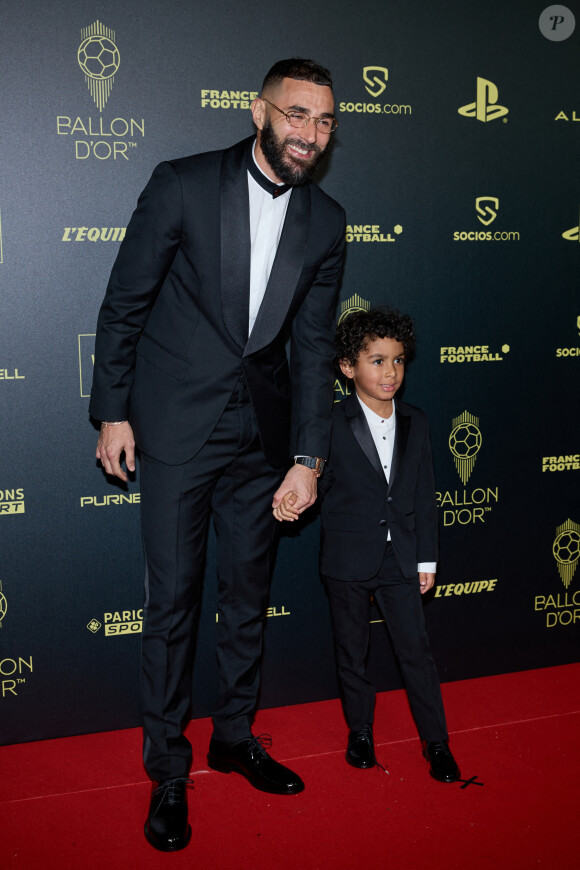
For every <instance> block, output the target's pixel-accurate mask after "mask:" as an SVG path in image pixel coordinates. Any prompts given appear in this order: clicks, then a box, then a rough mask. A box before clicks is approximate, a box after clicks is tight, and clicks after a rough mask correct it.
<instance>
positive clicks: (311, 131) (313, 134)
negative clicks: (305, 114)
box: [302, 118, 318, 143]
mask: <svg viewBox="0 0 580 870" xmlns="http://www.w3.org/2000/svg"><path fill="white" fill-rule="evenodd" d="M302 137H303V139H304V140H305V141H306V142H310V143H314V142H316V140H317V138H318V127H317V126H316V121H315V120H314V118H311V119H310V121H309V122H308V125H307V126H306V127H303V128H302Z"/></svg>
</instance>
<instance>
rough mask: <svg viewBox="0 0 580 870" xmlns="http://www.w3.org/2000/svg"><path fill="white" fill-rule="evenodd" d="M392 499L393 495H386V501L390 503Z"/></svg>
mask: <svg viewBox="0 0 580 870" xmlns="http://www.w3.org/2000/svg"><path fill="white" fill-rule="evenodd" d="M392 500H393V496H392V495H389V496H388V497H387V501H388V503H389V504H390V503H391V502H392Z"/></svg>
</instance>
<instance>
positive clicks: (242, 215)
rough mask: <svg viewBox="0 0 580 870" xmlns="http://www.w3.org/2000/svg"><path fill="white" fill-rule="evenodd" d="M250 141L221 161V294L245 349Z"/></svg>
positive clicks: (232, 328) (234, 334) (232, 329)
mask: <svg viewBox="0 0 580 870" xmlns="http://www.w3.org/2000/svg"><path fill="white" fill-rule="evenodd" d="M251 141H252V140H251V139H246V140H245V141H243V142H240V143H238V144H237V145H235V146H234V147H233V148H230V149H228V150H227V151H226V152H225V154H224V156H223V160H222V170H221V179H220V209H221V290H222V313H223V318H224V323H225V325H226V329H227V331H228V332H229V334H230V335H231V337H232V338H233V339H234V341H236V342H237V344H239V345H240V347H244V346H245V344H246V341H247V339H248V311H249V305H250V255H251V238H250V200H249V194H248V176H247V169H246V167H247V161H248V158H249V156H250V143H251Z"/></svg>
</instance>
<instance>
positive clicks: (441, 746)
mask: <svg viewBox="0 0 580 870" xmlns="http://www.w3.org/2000/svg"><path fill="white" fill-rule="evenodd" d="M423 755H424V756H425V758H426V759H427V761H428V762H429V773H430V774H431V776H432V777H433V779H437V780H439V782H455V781H456V780H458V779H459V777H460V775H461V774H460V773H459V768H458V767H457V763H456V761H455V759H454V758H453V755H452V754H451V750H450V749H449V746H448V745H447V741H446V740H443V741H441V742H440V743H433V742H429V741H426V740H425V741H423Z"/></svg>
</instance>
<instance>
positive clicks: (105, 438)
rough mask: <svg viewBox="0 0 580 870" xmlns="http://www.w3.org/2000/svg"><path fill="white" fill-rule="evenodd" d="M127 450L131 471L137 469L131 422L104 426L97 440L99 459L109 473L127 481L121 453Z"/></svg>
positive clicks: (128, 464)
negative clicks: (122, 466)
mask: <svg viewBox="0 0 580 870" xmlns="http://www.w3.org/2000/svg"><path fill="white" fill-rule="evenodd" d="M123 451H125V463H126V465H127V468H128V469H129V471H135V439H134V438H133V430H132V429H131V426H130V424H129V423H127V422H125V423H120V424H119V425H118V426H103V428H102V429H101V431H100V434H99V440H98V442H97V452H96V456H97V459H100V460H101V463H102V465H103V468H104V469H105V471H106V472H107V474H112V475H113V476H114V477H118V478H120V479H121V480H123V481H125V483H126V482H127V475H126V474H125V472H124V471H123V469H122V468H121V454H122V453H123Z"/></svg>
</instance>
